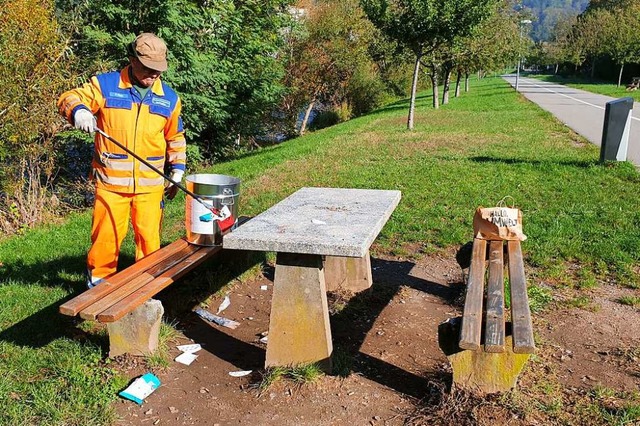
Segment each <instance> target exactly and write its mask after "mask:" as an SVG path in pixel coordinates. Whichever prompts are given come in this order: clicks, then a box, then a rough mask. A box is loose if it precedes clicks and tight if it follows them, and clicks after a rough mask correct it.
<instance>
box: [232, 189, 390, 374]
mask: <svg viewBox="0 0 640 426" xmlns="http://www.w3.org/2000/svg"><path fill="white" fill-rule="evenodd" d="M400 196H401V194H400V191H389V190H373V189H343V188H301V189H300V190H298V191H296V192H295V193H293V194H292V195H290V196H289V197H287V198H285V199H284V200H282V201H281V202H279V203H278V204H276V205H274V206H273V207H271V208H269V209H268V210H266V211H265V212H263V213H261V214H260V215H258V216H256V217H255V218H253V219H251V220H250V221H249V222H247V223H245V224H244V225H242V227H240V228H238V229H237V230H235V231H234V232H232V233H230V234H227V235H225V237H224V238H223V247H224V249H240V250H255V251H274V252H276V253H277V256H276V269H275V278H274V285H273V296H272V301H271V316H270V319H269V339H268V343H267V354H266V361H265V366H266V367H272V366H292V365H299V364H306V363H311V362H318V363H320V364H321V365H322V366H323V368H325V369H328V370H330V368H331V353H332V352H333V345H332V342H331V328H330V325H329V310H328V305H327V295H326V292H327V290H336V289H338V288H340V287H342V288H346V289H348V290H351V291H354V292H355V291H361V290H364V289H366V288H368V287H370V286H371V260H370V257H369V247H370V246H371V244H372V243H373V240H375V238H376V237H377V235H378V233H379V232H380V231H381V230H382V227H383V226H384V224H385V223H386V222H387V220H388V219H389V217H390V216H391V213H393V211H394V210H395V208H396V206H397V205H398V203H399V202H400Z"/></svg>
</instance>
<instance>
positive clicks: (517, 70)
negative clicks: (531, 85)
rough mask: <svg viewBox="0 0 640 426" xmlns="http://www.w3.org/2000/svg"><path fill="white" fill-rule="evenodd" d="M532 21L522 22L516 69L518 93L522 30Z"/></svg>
mask: <svg viewBox="0 0 640 426" xmlns="http://www.w3.org/2000/svg"><path fill="white" fill-rule="evenodd" d="M530 23H531V21H530V20H529V19H523V20H522V21H520V40H519V43H518V68H516V92H517V91H518V84H519V82H520V65H521V64H522V53H521V51H520V50H521V49H520V45H521V44H522V30H523V29H524V26H525V25H527V24H530Z"/></svg>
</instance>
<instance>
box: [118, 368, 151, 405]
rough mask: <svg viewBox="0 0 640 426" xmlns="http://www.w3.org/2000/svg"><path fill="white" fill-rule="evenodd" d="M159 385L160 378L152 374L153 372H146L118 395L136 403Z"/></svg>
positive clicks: (140, 401) (140, 402) (142, 400)
mask: <svg viewBox="0 0 640 426" xmlns="http://www.w3.org/2000/svg"><path fill="white" fill-rule="evenodd" d="M159 387H160V379H158V378H157V377H156V376H154V375H153V373H147V374H145V375H143V376H141V377H138V378H137V379H135V380H134V381H133V383H131V384H130V385H129V386H128V387H127V388H126V389H125V390H123V391H122V392H120V393H119V394H118V395H120V396H121V397H123V398H127V399H130V400H131V401H133V402H135V403H136V404H142V403H143V402H144V399H145V398H146V397H148V396H149V395H151V393H152V392H153V391H154V390H156V389H158V388H159Z"/></svg>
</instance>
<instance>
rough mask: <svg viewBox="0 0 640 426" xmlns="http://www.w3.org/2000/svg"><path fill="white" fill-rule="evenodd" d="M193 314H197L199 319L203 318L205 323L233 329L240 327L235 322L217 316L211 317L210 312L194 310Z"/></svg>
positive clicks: (200, 309) (199, 309)
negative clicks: (208, 322)
mask: <svg viewBox="0 0 640 426" xmlns="http://www.w3.org/2000/svg"><path fill="white" fill-rule="evenodd" d="M195 313H196V314H198V315H199V316H200V317H201V318H204V319H206V320H207V321H210V322H212V323H215V324H218V325H221V326H223V327H227V328H231V329H235V328H237V327H238V326H239V325H240V323H239V322H237V321H234V320H230V319H228V318H223V317H219V316H217V315H213V314H212V313H211V312H208V311H205V310H204V309H202V308H198V309H196V310H195Z"/></svg>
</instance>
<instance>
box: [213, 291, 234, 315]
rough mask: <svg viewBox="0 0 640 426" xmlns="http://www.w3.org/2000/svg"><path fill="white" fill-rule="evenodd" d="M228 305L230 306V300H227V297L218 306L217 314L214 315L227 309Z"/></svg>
mask: <svg viewBox="0 0 640 426" xmlns="http://www.w3.org/2000/svg"><path fill="white" fill-rule="evenodd" d="M229 305H231V299H229V296H228V295H227V296H225V297H224V299H223V300H222V303H220V306H218V312H216V315H218V314H219V313H220V312H222V311H224V310H225V309H227V308H228V307H229Z"/></svg>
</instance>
